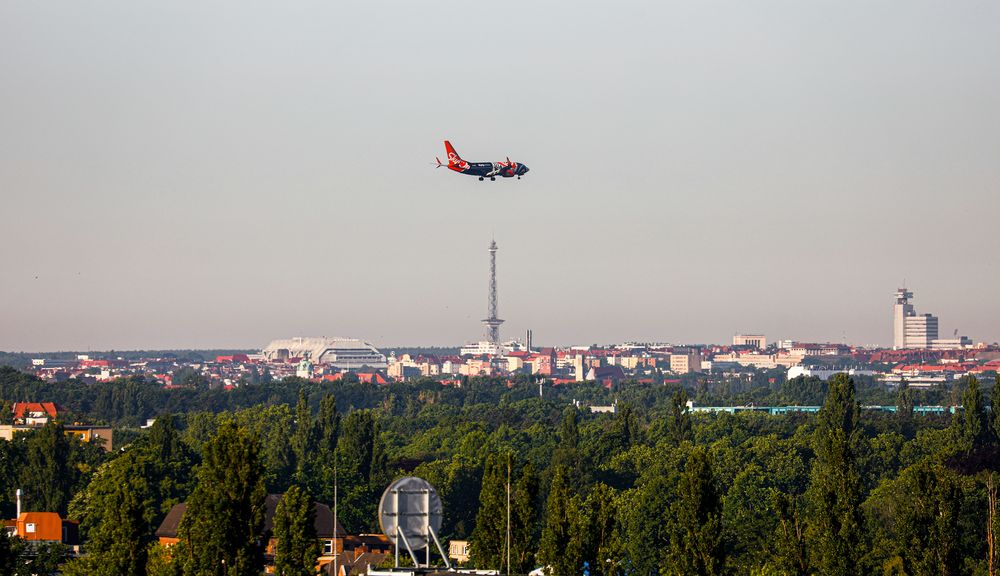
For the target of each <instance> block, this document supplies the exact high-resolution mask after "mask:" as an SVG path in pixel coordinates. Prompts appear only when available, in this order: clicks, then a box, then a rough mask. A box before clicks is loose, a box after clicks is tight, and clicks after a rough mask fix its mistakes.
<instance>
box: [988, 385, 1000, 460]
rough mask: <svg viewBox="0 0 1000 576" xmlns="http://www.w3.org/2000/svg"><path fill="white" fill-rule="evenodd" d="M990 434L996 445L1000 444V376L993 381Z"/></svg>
mask: <svg viewBox="0 0 1000 576" xmlns="http://www.w3.org/2000/svg"><path fill="white" fill-rule="evenodd" d="M989 419H990V433H991V434H992V435H993V442H994V444H996V443H1000V374H997V375H996V379H995V380H994V381H993V392H992V393H991V394H990V414H989Z"/></svg>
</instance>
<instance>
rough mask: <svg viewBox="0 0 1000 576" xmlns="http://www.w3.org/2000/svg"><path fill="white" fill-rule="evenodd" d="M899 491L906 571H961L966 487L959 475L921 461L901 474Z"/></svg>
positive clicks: (943, 573)
mask: <svg viewBox="0 0 1000 576" xmlns="http://www.w3.org/2000/svg"><path fill="white" fill-rule="evenodd" d="M896 492H897V494H898V499H897V504H896V518H895V528H896V534H897V535H898V536H897V538H896V541H897V545H898V546H899V554H900V556H901V557H902V559H903V567H904V569H905V570H906V573H907V574H935V575H939V576H950V575H953V574H959V573H960V570H961V568H962V557H961V554H960V553H959V535H960V534H961V529H960V526H959V520H960V516H961V505H962V489H961V487H960V486H959V484H958V482H957V480H956V478H954V477H953V475H952V473H950V472H948V471H947V470H945V469H944V468H942V467H940V466H939V465H934V464H930V463H929V462H921V463H919V464H917V465H915V466H913V467H911V468H908V469H907V470H905V471H904V472H903V473H902V474H901V476H900V481H899V484H898V489H897V491H896Z"/></svg>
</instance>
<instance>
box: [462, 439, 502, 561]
mask: <svg viewBox="0 0 1000 576" xmlns="http://www.w3.org/2000/svg"><path fill="white" fill-rule="evenodd" d="M510 457H511V456H510V454H508V453H504V454H500V453H494V454H491V455H490V457H489V458H487V460H486V468H485V470H484V471H483V483H482V488H481V489H480V490H479V512H478V513H476V524H475V529H474V530H473V531H472V538H471V539H470V541H469V546H470V548H471V552H472V554H471V556H472V558H473V560H475V564H476V566H480V567H482V568H491V569H500V568H502V567H503V563H504V558H503V553H504V551H505V542H506V535H507V466H508V465H509V460H510Z"/></svg>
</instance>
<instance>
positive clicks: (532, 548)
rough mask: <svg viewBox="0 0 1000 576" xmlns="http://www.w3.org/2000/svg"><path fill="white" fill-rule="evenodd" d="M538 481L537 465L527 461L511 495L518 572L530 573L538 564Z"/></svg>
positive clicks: (514, 562) (514, 569)
mask: <svg viewBox="0 0 1000 576" xmlns="http://www.w3.org/2000/svg"><path fill="white" fill-rule="evenodd" d="M538 484H539V481H538V474H537V473H535V469H534V467H532V465H531V464H525V465H524V467H522V468H521V470H520V474H519V477H518V479H517V484H515V485H514V493H513V494H512V496H511V499H512V502H511V527H510V529H511V544H510V548H511V571H512V572H514V573H515V574H527V573H528V572H530V571H531V570H532V568H534V567H535V553H536V551H537V544H536V542H538V538H537V532H536V528H535V526H536V525H537V521H538Z"/></svg>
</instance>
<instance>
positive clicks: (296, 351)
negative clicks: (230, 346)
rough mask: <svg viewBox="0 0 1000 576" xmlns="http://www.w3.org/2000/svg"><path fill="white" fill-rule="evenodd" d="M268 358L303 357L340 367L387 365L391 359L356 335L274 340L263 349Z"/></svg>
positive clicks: (275, 360) (314, 361)
mask: <svg viewBox="0 0 1000 576" xmlns="http://www.w3.org/2000/svg"><path fill="white" fill-rule="evenodd" d="M261 355H262V356H264V358H265V359H266V360H267V361H268V362H280V361H283V360H288V359H289V358H300V359H302V358H304V359H308V360H309V361H311V362H313V363H314V364H327V365H330V366H336V367H337V368H339V369H341V370H357V369H359V368H386V367H388V365H389V364H388V362H387V361H386V358H385V354H382V353H381V352H379V351H378V349H376V348H375V347H374V346H372V345H371V344H369V343H368V342H365V341H363V340H357V339H354V338H327V337H325V336H324V337H317V338H313V337H302V336H298V337H295V338H284V339H281V340H274V341H272V342H271V343H270V344H268V345H267V348H264V349H263V350H261Z"/></svg>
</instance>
